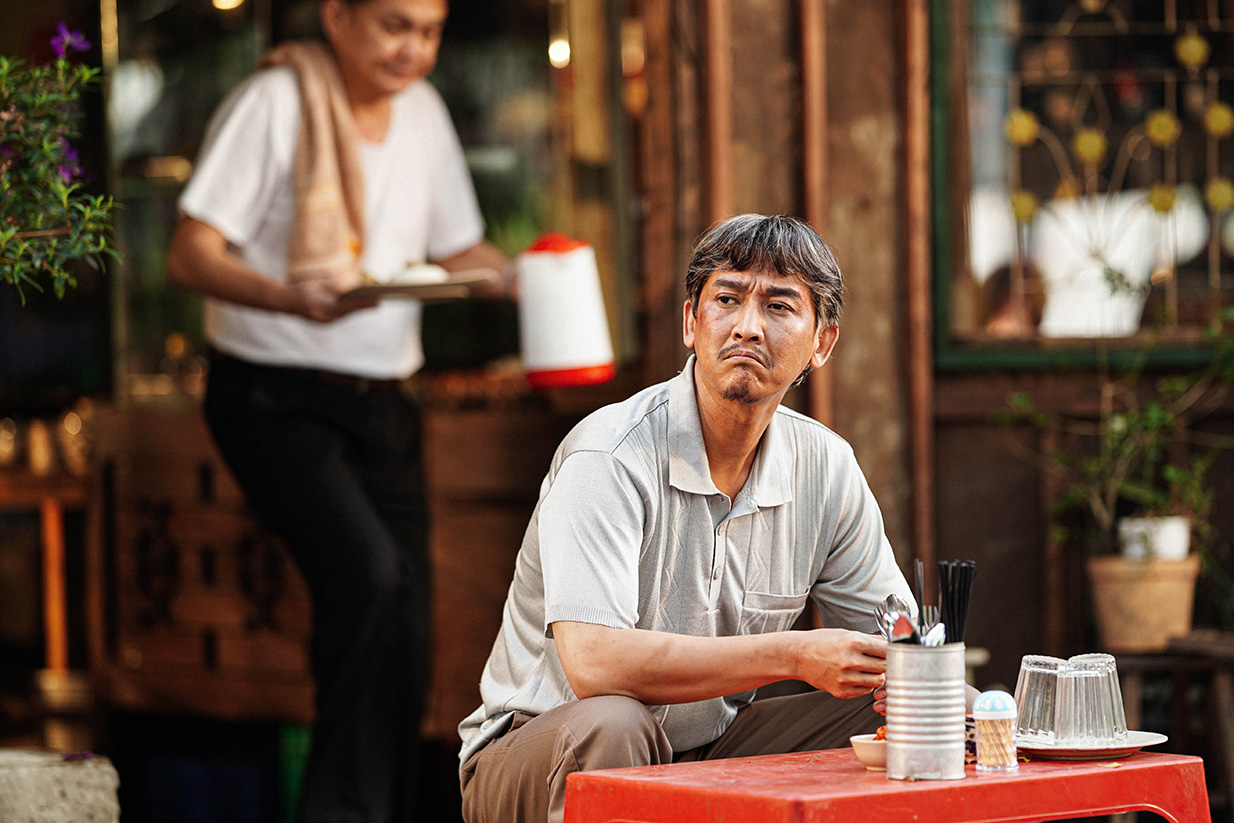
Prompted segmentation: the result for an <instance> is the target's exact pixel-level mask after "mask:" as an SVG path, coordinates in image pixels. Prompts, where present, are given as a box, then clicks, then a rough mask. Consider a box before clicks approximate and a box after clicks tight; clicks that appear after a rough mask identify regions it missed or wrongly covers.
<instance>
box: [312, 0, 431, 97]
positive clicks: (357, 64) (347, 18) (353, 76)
mask: <svg viewBox="0 0 1234 823" xmlns="http://www.w3.org/2000/svg"><path fill="white" fill-rule="evenodd" d="M448 10H449V9H448V6H447V3H446V0H366V1H365V2H363V3H359V4H355V5H353V4H350V3H346V2H343V0H326V2H325V3H324V4H323V5H322V10H321V15H322V26H323V28H324V29H325V31H326V36H327V38H328V39H329V40H330V45H331V47H332V48H333V49H334V53H335V55H336V56H337V57H338V62H339V68H340V69H341V70H342V72H343V76H344V78H346V80H347V85H348V88H349V89H353V90H358V91H359V92H361V93H362V94H364V95H366V96H385V95H390V94H396V93H398V92H400V91H402V90H403V89H405V88H407V86H409V85H411V83H413V82H415V81H416V80H419V79H421V78H423V77H427V76H428V74H429V72H431V71H432V70H433V66H434V65H435V64H436V62H437V48H438V46H440V45H441V32H442V29H443V28H444V27H445V23H446V13H447V12H448Z"/></svg>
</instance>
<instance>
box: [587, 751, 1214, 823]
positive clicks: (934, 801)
mask: <svg viewBox="0 0 1234 823" xmlns="http://www.w3.org/2000/svg"><path fill="white" fill-rule="evenodd" d="M786 758H794V759H795V760H800V761H801V762H800V763H797V762H794V760H793V759H790V760H789V761H788V765H791V766H792V767H794V768H802V767H809V765H810V764H811V763H818V764H819V765H820V766H827V767H828V768H836V767H845V766H847V765H848V764H849V763H851V766H852V768H853V770H854V771H855V772H856V775H858V776H859V775H861V774H862V773H863V772H862V771H857V770H862V767H861V765H860V763H858V762H857V760H856V758H855V757H854V756H853V755H852V752H851V750H850V749H835V750H831V751H828V752H803V753H800V754H799V755H796V756H791V755H766V756H763V757H756V758H737V759H735V760H737V761H745V762H748V764H749V765H750V766H753V767H757V766H758V761H767V760H769V759H770V760H777V759H778V760H785V759H786ZM810 758H814V759H813V760H811V759H810ZM846 761H847V762H846ZM718 762H721V761H711V763H713V764H714V763H718ZM1032 764H1035V765H1038V766H1039V765H1041V764H1044V765H1045V766H1046V767H1047V769H1048V771H1046V772H1044V773H1041V772H1039V770H1038V769H1024V770H1021V771H1020V772H1018V773H1012V774H1008V775H990V774H977V773H975V772H973V771H972V767H971V766H970V767H969V771H968V774H967V776H966V777H965V778H964V779H963V780H955V781H924V780H923V781H915V782H902V781H888V782H887V783H883V784H872V785H874V786H876V787H877V790H874V791H869V792H850V793H847V794H827V793H823V794H821V795H820V794H819V793H811V792H808V791H803V792H800V793H797V794H796V795H794V794H785V795H781V796H777V795H773V794H767V793H758V792H752V791H748V790H742V789H741V788H740V787H738V789H737V790H736V791H731V790H728V791H726V788H731V786H729V787H725V786H723V785H721V786H717V787H714V788H711V787H708V788H704V787H702V786H698V785H682V784H670V783H665V782H664V781H661V780H657V779H656V778H655V777H654V775H655V774H656V770H662V769H665V768H676V766H649V767H634V768H628V769H607V770H602V771H594V772H580V773H576V774H572V775H570V776H569V778H568V779H567V782H566V804H565V808H566V816H565V819H566V823H614V822H615V821H623V823H625V822H626V821H631V822H633V821H640V822H641V821H646V823H659V821H665V823H667V822H668V821H673V823H687V821H689V820H700V821H702V820H713V819H714V817H713V815H712V813H711V812H710V811H709V809H710V808H711V807H712V806H713V805H714V803H713V802H709V801H715V800H720V799H721V798H722V799H723V801H724V804H723V808H724V810H725V812H726V814H725V819H726V820H731V821H740V820H746V819H749V820H760V819H764V816H765V814H766V813H767V812H768V811H769V810H771V809H773V808H774V809H776V810H777V812H776V813H777V814H779V815H780V817H778V818H777V819H779V820H795V821H822V820H848V819H865V816H869V815H870V814H871V812H876V816H877V817H878V819H879V820H882V821H888V823H891V821H898V820H905V821H909V820H911V821H922V822H923V823H924V822H926V821H939V823H943V821H946V823H958V821H961V820H965V821H972V822H973V823H977V821H980V822H981V823H1012V822H1013V821H1040V820H1058V819H1063V818H1068V817H1084V816H1097V815H1106V814H1115V813H1119V812H1126V811H1150V812H1154V813H1156V814H1159V815H1161V816H1162V817H1163V818H1165V819H1166V820H1170V821H1174V822H1175V823H1211V812H1210V809H1209V801H1208V793H1207V789H1206V785H1205V781H1204V766H1203V760H1202V759H1201V758H1199V757H1194V756H1190V755H1173V754H1156V753H1141V754H1135V755H1132V756H1131V757H1128V758H1124V759H1120V760H1110V761H1086V762H1082V763H1078V762H1066V763H1064V762H1059V761H1046V760H1034V761H1032ZM699 765H700V764H697V763H691V764H678V766H691V767H695V768H693V769H691V770H692V771H695V772H696V773H697V767H698V766H699ZM728 765H730V766H731V765H732V761H730V762H729V764H728ZM743 765H745V763H743ZM1128 766H1130V767H1131V768H1128ZM1077 768H1078V769H1079V770H1080V771H1081V773H1082V774H1083V775H1086V776H1087V777H1088V778H1089V779H1087V780H1083V781H1077V780H1069V781H1067V783H1064V784H1059V783H1057V782H1052V781H1057V780H1058V779H1059V778H1060V777H1065V776H1066V775H1069V774H1070V775H1074V774H1075V773H1076V770H1077ZM1034 772H1038V773H1036V774H1034ZM1161 777H1165V778H1166V780H1165V781H1164V782H1163V781H1161V780H1160V779H1153V778H1161ZM1043 786H1048V787H1050V788H1051V789H1055V791H1051V792H1049V793H1047V794H1042V793H1041V792H1037V791H1034V792H1032V793H1031V794H1027V795H1026V794H1025V791H1024V790H1025V789H1029V788H1033V789H1039V788H1042V787H1043ZM1149 793H1151V795H1152V796H1151V797H1149V796H1148V794H1149ZM631 794H634V795H640V794H642V795H647V796H648V797H649V799H648V800H647V801H646V802H645V803H644V804H640V805H643V806H647V805H650V806H652V807H653V808H636V809H631V808H629V805H630V804H629V799H630V796H631ZM922 794H924V795H926V797H921V795H922ZM906 796H907V797H918V798H920V799H921V800H922V801H924V802H928V803H929V808H928V809H926V808H922V807H921V804H920V803H913V804H911V807H898V808H897V807H896V806H895V805H894V804H890V803H887V802H885V801H887V800H888V799H891V798H904V797H906ZM1124 798H1125V799H1124ZM584 801H586V802H587V806H588V808H582V807H580V805H579V804H580V803H581V802H584ZM974 803H977V804H980V806H974V805H973V804H974ZM981 807H989V810H987V811H982V812H980V813H981V814H983V815H984V816H980V817H972V816H961V817H957V816H956V815H957V814H960V815H965V813H966V812H972V811H973V810H974V809H976V808H981ZM743 810H744V811H745V813H746V814H749V815H751V816H750V817H748V818H743V817H741V816H740V813H741V812H742V811H743ZM824 812H825V813H824ZM614 814H615V815H617V816H613V815H614ZM640 814H642V815H644V817H641V818H640V817H638V815H640ZM691 814H694V815H698V816H695V817H691ZM646 815H650V816H649V817H648V816H646ZM856 815H860V816H856Z"/></svg>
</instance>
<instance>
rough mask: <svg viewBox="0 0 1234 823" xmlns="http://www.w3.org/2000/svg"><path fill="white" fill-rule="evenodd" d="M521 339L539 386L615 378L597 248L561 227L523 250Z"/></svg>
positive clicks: (533, 379)
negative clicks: (574, 236)
mask: <svg viewBox="0 0 1234 823" xmlns="http://www.w3.org/2000/svg"><path fill="white" fill-rule="evenodd" d="M518 277H519V283H518V290H519V339H520V343H521V346H522V355H523V367H524V368H525V369H526V370H527V380H528V382H529V383H530V384H531V386H532V387H533V388H537V389H556V388H563V387H566V386H585V385H590V384H593V383H604V382H606V381H608V380H611V379H612V378H613V373H614V365H613V343H612V340H611V339H610V338H609V334H608V319H607V318H606V316H605V314H604V296H603V294H602V293H601V291H600V272H599V269H598V268H597V267H596V252H595V249H593V248H592V247H591V246H590V245H588V244H587V243H585V242H584V241H582V240H574V239H572V238H570V237H567V236H566V235H564V234H560V233H558V232H549V233H547V234H544V235H542V236H541V237H540V238H539V239H537V240H536V242H534V243H532V244H531V245H530V246H528V247H527V249H526V250H525V251H523V252H522V253H521V254H519V256H518Z"/></svg>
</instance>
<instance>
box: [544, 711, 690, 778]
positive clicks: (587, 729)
mask: <svg viewBox="0 0 1234 823" xmlns="http://www.w3.org/2000/svg"><path fill="white" fill-rule="evenodd" d="M563 726H565V727H566V729H568V732H569V737H570V738H572V739H571V740H569V741H568V743H567V745H570V746H571V747H572V748H573V749H574V754H575V757H577V758H580V762H579V763H578V768H579V769H580V770H591V769H607V768H614V767H618V766H646V765H653V764H655V763H660V762H664V761H667V760H668V759H671V757H672V750H671V748H670V747H669V745H668V738H667V737H666V736H665V734H664V730H663V729H662V728H660V724H659V723H658V722H656V719H655V717H653V716H652V714H651V712H650V711H648V710H647V707H646V706H644V705H643V704H642V703H640V702H639V701H637V700H635V699H633V698H631V697H622V696H620V695H604V696H601V697H589V698H586V699H585V700H580V701H578V703H577V704H575V709H574V711H572V712H571V713H570V718H569V719H568V720H567V721H566V722H565V723H563ZM562 742H567V741H562ZM583 760H585V761H586V762H583Z"/></svg>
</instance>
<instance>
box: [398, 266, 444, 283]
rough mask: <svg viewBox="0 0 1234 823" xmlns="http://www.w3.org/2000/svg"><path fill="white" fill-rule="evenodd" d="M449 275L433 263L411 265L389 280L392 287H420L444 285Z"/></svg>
mask: <svg viewBox="0 0 1234 823" xmlns="http://www.w3.org/2000/svg"><path fill="white" fill-rule="evenodd" d="M449 279H450V273H449V272H447V271H446V270H445V269H443V268H442V267H441V266H438V265H437V264H435V263H412V264H411V265H410V266H408V267H407V268H405V269H403V270H402V271H401V272H398V273H397V274H395V275H394V276H393V277H391V278H390V285H392V286H422V285H431V284H434V283H445V282H446V281H447V280H449Z"/></svg>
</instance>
